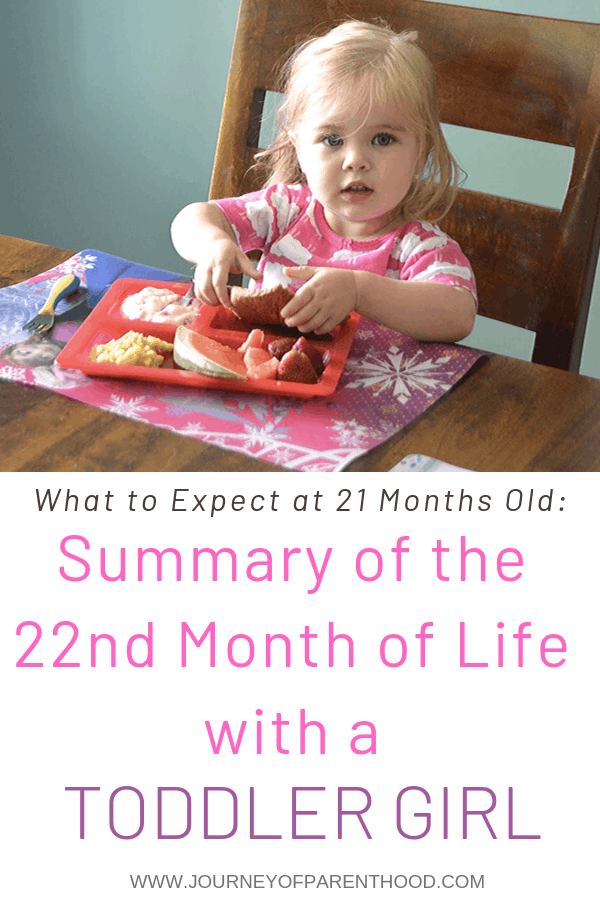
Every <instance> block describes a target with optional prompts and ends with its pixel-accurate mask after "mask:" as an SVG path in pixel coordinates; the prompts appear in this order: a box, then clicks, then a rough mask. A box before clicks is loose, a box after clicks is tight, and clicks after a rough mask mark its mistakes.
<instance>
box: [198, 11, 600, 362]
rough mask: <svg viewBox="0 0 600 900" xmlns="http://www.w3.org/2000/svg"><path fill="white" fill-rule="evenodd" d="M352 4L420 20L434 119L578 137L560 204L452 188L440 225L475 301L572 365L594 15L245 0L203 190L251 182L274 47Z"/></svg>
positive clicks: (582, 292) (585, 305) (577, 335)
mask: <svg viewBox="0 0 600 900" xmlns="http://www.w3.org/2000/svg"><path fill="white" fill-rule="evenodd" d="M348 16H351V17H353V18H356V19H363V20H373V19H374V18H375V17H381V18H383V19H384V20H385V21H386V22H387V23H388V24H389V25H390V26H391V27H392V28H394V29H395V30H397V31H402V30H405V29H411V30H413V29H414V30H417V31H418V32H419V36H420V37H419V43H420V44H421V46H422V47H423V49H424V50H425V51H426V52H427V53H428V55H429V57H430V59H431V60H432V62H433V65H434V68H435V71H436V80H437V87H438V105H439V110H440V117H441V120H442V122H446V123H450V124H455V125H463V126H466V127H468V128H474V129H478V130H482V131H489V132H495V133H499V134H507V135H515V136H518V137H524V138H530V139H533V140H538V141H545V142H549V143H553V144H563V145H567V146H571V147H574V148H575V155H574V162H573V169H572V173H571V178H570V182H569V186H568V190H567V192H566V197H565V202H564V205H563V208H562V209H561V210H556V209H551V208H548V207H542V206H535V205H533V204H529V203H523V202H520V201H516V200H509V199H505V198H500V197H495V196H491V195H488V194H483V193H478V192H474V191H468V190H464V189H461V190H460V193H459V196H458V199H457V201H456V203H455V205H454V207H453V209H452V210H451V212H450V214H449V215H448V216H447V217H446V219H445V220H444V221H443V222H442V223H441V226H442V228H444V230H446V231H447V232H448V233H449V234H451V235H452V236H453V237H455V238H456V239H457V240H458V242H459V243H460V245H461V246H462V248H463V250H464V252H465V253H466V255H467V256H468V258H469V259H470V261H471V263H472V265H473V268H474V270H475V275H476V278H477V283H478V288H479V294H480V312H481V313H482V314H483V315H484V316H488V317H489V318H492V319H498V320H500V321H503V322H508V323H511V324H513V325H518V326H520V327H522V328H526V329H528V330H529V331H534V332H535V333H536V338H535V345H534V350H533V357H532V359H533V362H537V363H543V364H545V365H551V366H556V367H558V368H561V369H569V370H571V371H575V372H576V371H578V370H579V364H580V359H581V350H582V346H583V339H584V335H585V327H586V323H587V317H588V310H589V304H590V295H591V291H592V284H593V279H594V273H595V266H596V261H597V258H598V246H599V241H600V218H599V209H600V25H594V24H588V23H581V22H567V21H560V20H553V19H545V18H539V17H533V16H522V15H516V14H511V13H502V12H493V11H487V10H481V9H471V8H466V7H459V6H448V5H445V4H441V3H434V2H422V0H301V2H299V3H297V4H290V3H283V2H281V0H242V4H241V9H240V13H239V19H238V25H237V31H236V35H235V43H234V47H233V56H232V61H231V68H230V72H229V81H228V85H227V93H226V97H225V105H224V109H223V117H222V121H221V128H220V132H219V140H218V146H217V154H216V160H215V168H214V172H213V179H212V183H211V189H210V196H211V198H219V197H228V196H229V197H230V196H237V195H239V194H240V193H243V192H245V191H249V190H254V189H256V188H258V187H259V185H258V184H257V183H256V181H255V180H254V181H253V176H252V173H250V177H248V176H246V177H245V173H246V172H247V170H248V168H249V167H250V166H251V165H252V162H253V154H254V153H255V152H256V150H257V148H258V135H259V132H260V118H261V115H262V108H263V103H264V98H265V93H266V91H272V90H275V76H276V72H277V64H278V62H279V60H280V58H281V56H282V54H283V53H284V52H285V51H286V50H287V49H288V48H290V47H291V46H293V45H295V44H296V42H297V41H298V39H299V38H303V37H307V36H309V35H313V34H321V33H323V32H325V31H327V30H328V29H329V28H331V27H333V26H334V25H335V24H338V23H339V22H340V21H342V20H344V19H345V18H347V17H348Z"/></svg>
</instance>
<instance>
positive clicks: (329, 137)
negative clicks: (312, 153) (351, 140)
mask: <svg viewBox="0 0 600 900" xmlns="http://www.w3.org/2000/svg"><path fill="white" fill-rule="evenodd" d="M322 141H323V143H324V144H325V146H326V147H341V146H342V144H343V143H344V141H343V138H341V137H340V136H339V135H338V134H326V135H324V137H323V138H322Z"/></svg>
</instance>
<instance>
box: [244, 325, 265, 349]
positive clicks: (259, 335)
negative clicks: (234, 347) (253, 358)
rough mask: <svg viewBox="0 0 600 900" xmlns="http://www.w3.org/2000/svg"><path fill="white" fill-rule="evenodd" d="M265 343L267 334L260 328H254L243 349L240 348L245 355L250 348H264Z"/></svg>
mask: <svg viewBox="0 0 600 900" xmlns="http://www.w3.org/2000/svg"><path fill="white" fill-rule="evenodd" d="M264 341H265V333H264V331H261V330H260V328H253V329H252V331H251V332H250V334H249V335H248V337H247V338H246V340H245V341H244V343H243V344H242V345H241V347H238V350H239V351H240V353H245V352H246V350H248V348H249V347H262V346H263V344H264Z"/></svg>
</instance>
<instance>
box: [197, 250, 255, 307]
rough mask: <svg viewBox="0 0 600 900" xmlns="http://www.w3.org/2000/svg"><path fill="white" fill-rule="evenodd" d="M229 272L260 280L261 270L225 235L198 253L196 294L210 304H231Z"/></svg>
mask: <svg viewBox="0 0 600 900" xmlns="http://www.w3.org/2000/svg"><path fill="white" fill-rule="evenodd" d="M230 273H233V274H239V273H241V274H242V275H247V276H248V277H249V278H254V279H257V280H260V279H261V278H262V275H261V273H260V272H259V271H258V269H257V268H256V266H255V265H254V263H253V262H252V260H251V259H249V258H248V257H247V256H246V254H245V253H244V252H243V250H240V248H239V247H238V245H237V244H236V243H235V241H232V240H231V239H230V238H228V237H223V238H222V239H221V238H219V239H218V240H212V241H211V242H210V243H209V244H208V245H207V247H206V249H205V250H204V251H203V252H202V253H201V255H200V256H199V258H198V262H197V264H196V270H195V273H194V285H195V288H196V296H197V297H198V298H199V299H200V300H202V302H203V303H208V304H209V306H218V305H219V303H222V304H223V306H230V305H231V304H230V302H229V291H228V290H227V279H228V278H229V275H230Z"/></svg>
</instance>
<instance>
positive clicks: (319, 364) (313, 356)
mask: <svg viewBox="0 0 600 900" xmlns="http://www.w3.org/2000/svg"><path fill="white" fill-rule="evenodd" d="M292 350H301V351H302V353H306V355H307V356H308V358H309V359H310V361H311V363H312V365H313V368H314V370H315V372H316V373H317V375H319V376H321V375H322V374H323V369H324V368H325V366H324V365H323V357H322V356H321V354H320V353H319V351H318V350H317V348H316V347H313V346H312V344H309V342H308V341H307V340H306V338H305V337H299V338H298V340H297V341H296V343H295V344H294V346H293V347H292Z"/></svg>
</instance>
